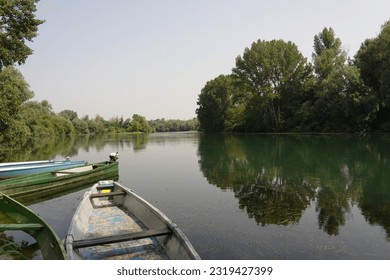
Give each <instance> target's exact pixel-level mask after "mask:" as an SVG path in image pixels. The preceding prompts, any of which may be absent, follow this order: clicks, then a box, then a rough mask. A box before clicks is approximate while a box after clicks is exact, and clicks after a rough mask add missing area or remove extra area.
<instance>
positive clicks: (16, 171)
mask: <svg viewBox="0 0 390 280" xmlns="http://www.w3.org/2000/svg"><path fill="white" fill-rule="evenodd" d="M86 164H87V162H86V161H84V160H79V161H71V160H69V159H67V160H63V161H59V160H41V161H24V162H8V163H1V164H0V179H5V178H11V177H16V176H22V175H28V174H35V173H41V172H47V171H56V170H61V169H65V168H71V167H79V166H84V165H86Z"/></svg>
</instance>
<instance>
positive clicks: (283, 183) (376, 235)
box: [0, 133, 390, 260]
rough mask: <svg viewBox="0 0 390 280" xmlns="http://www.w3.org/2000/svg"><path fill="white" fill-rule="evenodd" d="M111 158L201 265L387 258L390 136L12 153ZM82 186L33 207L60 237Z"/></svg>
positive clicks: (186, 136)
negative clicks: (171, 223) (224, 261)
mask: <svg viewBox="0 0 390 280" xmlns="http://www.w3.org/2000/svg"><path fill="white" fill-rule="evenodd" d="M111 152H119V162H120V163H119V181H120V182H121V183H122V184H123V185H125V186H128V187H130V188H132V189H133V190H134V191H135V192H136V193H138V194H140V195H141V196H143V197H144V198H145V199H146V200H148V201H149V202H151V203H152V204H153V205H155V206H157V207H158V208H159V209H161V210H162V211H163V212H164V213H165V214H166V215H167V216H168V217H170V218H171V219H172V220H173V221H174V222H175V223H176V224H178V225H179V227H180V228H181V229H182V230H183V232H184V233H185V234H186V235H187V237H188V238H189V240H190V241H191V243H192V244H193V246H194V247H195V249H196V250H197V251H198V253H199V255H200V256H201V258H202V259H276V260H285V259H287V260H294V259H300V260H311V259H313V260H315V259H320V260H325V259H365V260H369V259H390V184H389V182H390V136H385V135H375V136H369V137H360V136H345V135H326V136H324V135H318V136H313V135H311V136H308V135H278V136H275V135H205V134H200V133H163V134H160V133H156V134H150V135H127V136H112V137H110V136H105V137H99V138H82V139H78V140H77V141H74V142H71V143H65V142H64V143H56V145H54V146H47V147H46V148H45V147H41V148H39V149H35V150H32V151H22V152H21V155H20V154H18V153H17V152H16V151H9V152H8V153H11V154H8V156H12V157H14V158H13V159H10V160H13V161H15V160H21V159H23V160H27V159H38V158H42V159H46V158H47V157H49V156H50V157H52V158H57V159H62V158H64V157H65V156H66V155H70V156H71V159H74V160H76V159H80V160H87V161H89V162H96V161H104V160H106V159H108V154H109V153H111ZM30 155H34V156H30ZM0 156H3V157H5V156H7V152H3V153H2V154H1V155H0ZM18 157H19V158H18ZM15 158H16V159H15ZM85 190H86V189H82V190H78V191H74V192H72V193H69V194H64V195H62V196H59V197H56V198H50V199H47V200H44V201H41V202H33V204H30V205H29V207H30V208H31V209H33V210H34V211H35V212H37V213H38V214H39V215H41V216H42V217H43V218H44V219H46V221H47V222H48V223H49V224H50V225H51V226H52V227H53V228H54V229H55V230H56V231H57V233H58V235H59V236H60V238H64V237H65V235H66V232H67V229H68V226H69V223H70V220H71V218H72V215H73V213H74V210H75V208H76V207H77V205H78V203H79V201H80V198H81V197H82V195H83V194H84V192H85Z"/></svg>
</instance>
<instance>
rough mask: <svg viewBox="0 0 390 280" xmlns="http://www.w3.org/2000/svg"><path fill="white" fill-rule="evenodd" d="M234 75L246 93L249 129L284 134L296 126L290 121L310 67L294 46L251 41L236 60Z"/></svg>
mask: <svg viewBox="0 0 390 280" xmlns="http://www.w3.org/2000/svg"><path fill="white" fill-rule="evenodd" d="M233 74H234V75H236V76H237V77H238V78H239V79H240V80H241V81H242V82H243V84H244V86H243V88H245V89H246V91H247V97H248V98H247V104H246V109H245V110H246V113H247V120H246V122H247V128H248V130H252V131H259V130H266V131H283V130H286V129H292V128H293V127H294V126H296V125H297V123H295V121H292V120H293V119H294V117H293V116H294V115H295V113H296V111H297V110H299V107H300V105H301V102H302V100H303V96H304V94H305V92H306V90H305V86H306V83H307V82H308V81H309V80H310V77H311V68H310V66H309V65H308V64H307V61H306V58H305V57H304V56H303V55H302V54H301V52H300V51H299V50H298V48H297V46H296V45H295V44H294V43H292V42H285V41H283V40H272V41H262V40H258V41H256V42H254V43H253V44H252V46H251V48H246V49H245V51H244V54H243V55H242V56H238V57H237V59H236V67H234V68H233ZM248 125H250V126H251V127H252V129H250V127H248Z"/></svg>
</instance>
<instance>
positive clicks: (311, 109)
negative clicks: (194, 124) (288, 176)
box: [196, 21, 390, 133]
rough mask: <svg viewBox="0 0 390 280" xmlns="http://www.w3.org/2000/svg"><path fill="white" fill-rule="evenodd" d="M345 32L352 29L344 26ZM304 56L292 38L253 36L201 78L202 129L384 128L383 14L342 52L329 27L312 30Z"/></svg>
mask: <svg viewBox="0 0 390 280" xmlns="http://www.w3.org/2000/svg"><path fill="white" fill-rule="evenodd" d="M351 32H359V31H358V30H351ZM313 45H314V51H313V53H312V62H308V61H307V59H306V58H305V57H304V56H303V55H302V54H301V52H300V51H299V50H298V48H297V46H296V45H295V44H294V43H292V42H285V41H283V40H272V41H264V40H258V41H256V42H253V44H252V45H251V47H250V48H246V49H245V50H244V53H243V55H242V56H238V57H237V58H236V64H235V67H234V68H233V69H232V73H231V74H229V75H220V76H218V77H216V78H214V79H212V80H210V81H208V82H207V83H206V85H205V86H204V88H203V89H202V91H201V93H200V94H199V97H198V102H197V105H198V108H197V110H196V113H197V117H198V119H199V123H200V128H201V129H202V130H204V131H211V132H215V131H231V132H359V133H366V132H390V21H389V22H386V23H385V24H384V25H383V26H382V29H381V32H380V33H379V35H378V36H377V37H376V38H373V39H367V40H365V41H364V42H363V43H362V44H361V47H360V49H359V50H358V52H357V53H356V55H355V56H354V58H349V57H348V56H347V53H346V52H345V50H344V49H343V47H342V44H341V40H340V39H339V38H337V37H336V36H335V33H334V31H333V29H332V28H324V29H323V30H322V32H320V33H319V34H318V35H316V36H314V44H313Z"/></svg>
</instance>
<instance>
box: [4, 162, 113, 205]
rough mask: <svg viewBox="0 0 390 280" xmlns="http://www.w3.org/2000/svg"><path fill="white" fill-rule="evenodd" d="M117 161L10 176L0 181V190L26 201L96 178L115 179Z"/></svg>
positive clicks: (81, 185) (90, 181) (86, 184)
mask: <svg viewBox="0 0 390 280" xmlns="http://www.w3.org/2000/svg"><path fill="white" fill-rule="evenodd" d="M118 165H119V162H100V163H94V164H87V165H85V166H81V167H75V168H68V169H62V170H57V171H52V172H44V173H39V174H32V175H26V176H20V177H16V178H10V179H6V180H1V181H0V192H3V193H5V194H6V195H9V196H11V197H12V198H14V199H16V200H18V201H22V202H27V201H31V200H36V199H38V198H39V199H41V198H42V197H45V196H49V195H54V194H56V193H62V192H65V191H68V190H72V189H77V188H80V187H83V186H88V185H89V186H90V185H91V184H93V183H94V182H96V181H98V180H108V179H117V178H118V177H119V174H118Z"/></svg>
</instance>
